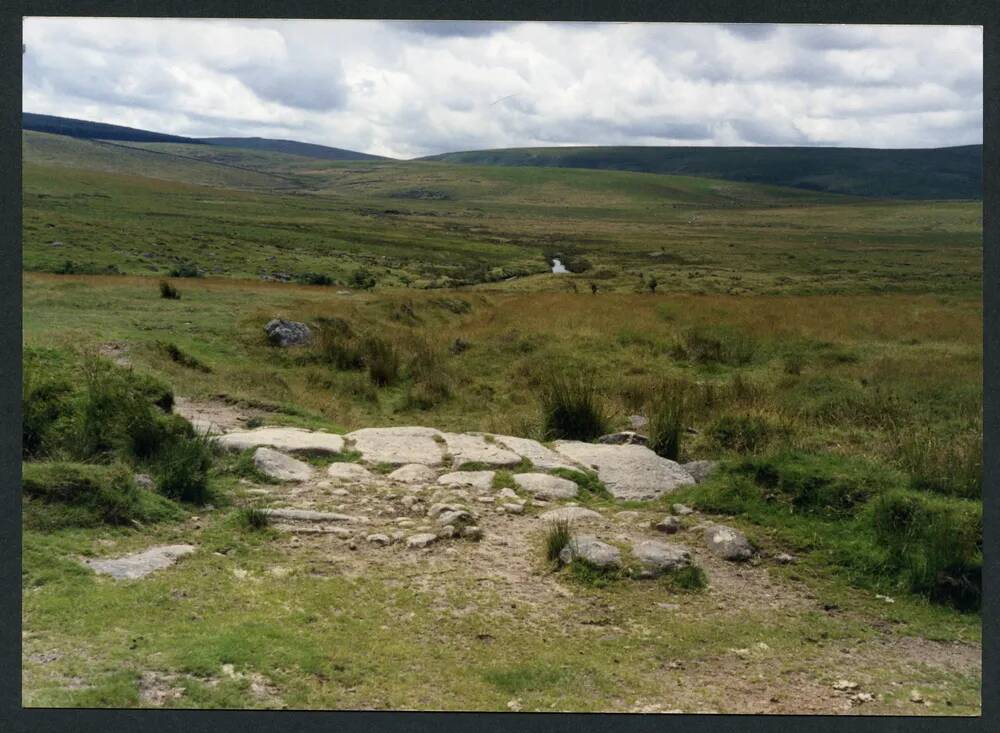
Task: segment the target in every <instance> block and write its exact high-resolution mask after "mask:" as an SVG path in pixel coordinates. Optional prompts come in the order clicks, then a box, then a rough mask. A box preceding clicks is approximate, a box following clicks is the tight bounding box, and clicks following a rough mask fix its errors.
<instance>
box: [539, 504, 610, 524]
mask: <svg viewBox="0 0 1000 733" xmlns="http://www.w3.org/2000/svg"><path fill="white" fill-rule="evenodd" d="M538 518H539V519H542V520H544V521H546V522H561V521H566V522H576V521H580V520H586V519H601V515H600V514H598V513H597V512H595V511H593V510H592V509H584V508H583V507H582V506H564V507H560V508H558V509H550V510H549V511H547V512H545V513H544V514H540V515H539V517H538Z"/></svg>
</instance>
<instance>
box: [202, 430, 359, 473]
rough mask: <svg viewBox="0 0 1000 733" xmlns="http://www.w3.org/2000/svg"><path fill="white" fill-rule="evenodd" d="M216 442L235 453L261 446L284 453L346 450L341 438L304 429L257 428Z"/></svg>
mask: <svg viewBox="0 0 1000 733" xmlns="http://www.w3.org/2000/svg"><path fill="white" fill-rule="evenodd" d="M216 440H217V441H218V443H219V445H220V446H222V447H223V448H228V449H229V450H235V451H243V450H247V449H248V448H257V447H259V446H267V447H269V448H275V449H277V450H282V451H297V450H301V451H310V452H314V453H340V452H341V451H343V450H344V439H343V438H342V437H341V436H339V435H334V434H333V433H323V432H320V431H312V430H305V429H304V428H281V427H263V428H255V429H254V430H243V431H240V432H235V433H226V434H225V435H221V436H219V437H218V438H217V439H216ZM345 465H346V464H345Z"/></svg>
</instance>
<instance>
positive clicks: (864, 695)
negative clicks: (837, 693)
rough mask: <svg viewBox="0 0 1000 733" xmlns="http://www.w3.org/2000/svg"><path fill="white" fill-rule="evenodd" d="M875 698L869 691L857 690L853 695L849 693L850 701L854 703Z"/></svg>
mask: <svg viewBox="0 0 1000 733" xmlns="http://www.w3.org/2000/svg"><path fill="white" fill-rule="evenodd" d="M873 700H875V696H874V695H872V694H871V693H870V692H859V693H857V694H855V695H851V702H853V703H854V704H856V705H861V704H863V703H866V702H872V701H873Z"/></svg>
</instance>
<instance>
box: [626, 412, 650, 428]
mask: <svg viewBox="0 0 1000 733" xmlns="http://www.w3.org/2000/svg"><path fill="white" fill-rule="evenodd" d="M628 423H629V425H631V426H632V429H633V430H642V429H643V428H644V427H646V426H647V425H649V419H648V418H646V417H644V416H643V415H629V416H628Z"/></svg>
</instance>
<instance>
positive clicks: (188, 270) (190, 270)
mask: <svg viewBox="0 0 1000 733" xmlns="http://www.w3.org/2000/svg"><path fill="white" fill-rule="evenodd" d="M168 274H169V275H170V277H201V270H199V269H198V266H197V265H196V264H194V263H193V262H181V263H180V264H178V265H175V266H174V267H172V268H170V272H169V273H168Z"/></svg>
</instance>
